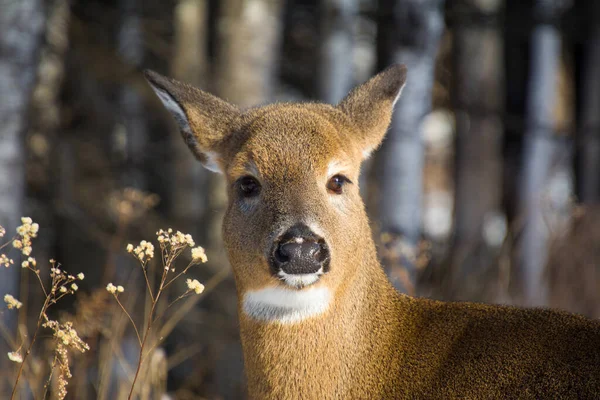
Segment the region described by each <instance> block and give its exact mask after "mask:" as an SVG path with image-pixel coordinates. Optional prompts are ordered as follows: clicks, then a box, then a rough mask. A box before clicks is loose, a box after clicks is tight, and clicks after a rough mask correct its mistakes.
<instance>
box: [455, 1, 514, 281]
mask: <svg viewBox="0 0 600 400" xmlns="http://www.w3.org/2000/svg"><path fill="white" fill-rule="evenodd" d="M499 7H500V2H492V4H491V5H490V2H489V1H484V0H472V1H464V0H463V1H460V2H457V3H455V7H454V8H453V10H452V11H453V12H452V15H453V18H452V20H453V25H454V47H453V54H454V62H453V65H454V68H453V71H454V72H453V76H454V79H455V91H454V93H455V96H454V105H455V116H456V153H455V198H456V201H455V211H454V212H455V231H454V234H455V236H454V246H453V275H454V277H455V280H456V282H455V283H456V284H457V286H458V287H459V288H461V289H460V290H459V292H461V293H464V292H465V290H469V289H470V288H481V287H482V284H481V283H482V282H478V283H477V284H472V283H474V282H471V278H473V279H474V280H475V281H476V280H477V278H481V273H483V272H484V270H485V269H486V267H487V266H489V265H490V264H491V263H492V262H493V256H492V252H493V248H494V247H496V248H498V247H499V246H500V245H501V244H502V242H503V239H504V235H502V232H498V231H497V229H496V230H494V229H493V228H494V225H498V224H499V222H500V221H498V220H499V219H501V218H502V217H501V214H500V209H501V200H502V199H501V188H502V170H501V169H502V147H501V145H502V142H501V138H502V121H501V115H502V99H503V93H502V83H503V76H502V39H501V35H500V31H499V29H498V18H499V15H498V14H499V11H500V10H499ZM499 236H501V237H499Z"/></svg>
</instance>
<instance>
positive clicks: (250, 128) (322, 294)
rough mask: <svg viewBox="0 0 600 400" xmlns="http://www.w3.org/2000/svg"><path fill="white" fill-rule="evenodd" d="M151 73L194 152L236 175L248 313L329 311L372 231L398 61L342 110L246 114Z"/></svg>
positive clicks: (240, 278)
mask: <svg viewBox="0 0 600 400" xmlns="http://www.w3.org/2000/svg"><path fill="white" fill-rule="evenodd" d="M148 79H149V81H150V83H151V84H152V86H153V88H154V89H155V91H156V92H157V94H158V96H159V97H160V98H161V100H163V103H164V104H165V105H166V106H167V108H168V109H169V110H170V111H172V113H173V114H174V116H175V118H176V120H177V121H178V123H179V125H180V128H181V132H182V134H183V135H184V138H185V139H186V141H187V142H188V144H189V146H190V148H191V149H192V151H193V152H194V153H195V154H196V156H197V157H198V158H199V159H200V161H202V162H203V163H204V164H205V165H207V167H209V168H211V169H213V170H218V171H220V172H222V173H223V174H224V175H225V177H226V179H227V187H228V199H229V202H228V207H227V211H226V214H225V218H224V222H223V238H224V241H225V245H226V248H227V251H228V255H229V259H230V261H231V264H232V267H233V270H234V274H235V279H236V285H237V287H238V292H239V294H240V296H241V297H242V299H243V303H244V311H246V312H247V313H248V314H249V315H250V316H252V317H255V318H258V319H267V320H272V319H277V320H279V321H283V322H286V321H287V322H293V321H295V320H299V319H303V318H304V317H309V316H312V315H313V314H319V313H322V312H323V311H324V310H325V309H327V306H328V304H329V302H330V299H331V298H332V297H333V296H334V295H335V293H336V292H337V291H338V290H339V288H340V287H341V286H342V284H343V283H344V282H349V281H351V280H352V277H353V275H354V274H355V273H356V270H357V268H360V266H361V264H362V261H363V260H361V259H360V255H361V254H363V253H362V252H361V251H359V250H358V249H360V246H361V241H364V240H365V238H367V237H368V236H369V235H370V231H369V228H368V221H367V218H366V215H365V212H364V207H363V203H362V200H361V198H360V196H359V190H358V176H359V170H360V164H361V162H362V160H363V159H364V158H365V157H366V156H367V155H368V154H369V153H370V152H371V151H372V150H373V149H374V148H375V147H377V145H378V144H379V142H380V141H381V139H382V137H383V135H384V133H385V130H386V129H387V126H388V124H389V121H390V118H391V111H392V107H393V103H394V101H395V100H396V99H397V98H398V96H399V93H400V90H401V88H402V86H403V84H404V79H405V69H404V68H403V67H399V66H396V67H392V68H390V69H388V70H386V71H385V72H383V73H381V74H380V75H378V76H376V77H375V78H373V79H371V80H370V81H369V82H367V83H366V84H364V85H363V86H360V87H359V88H357V89H356V90H355V91H353V92H352V93H351V94H350V95H349V96H348V97H347V98H346V99H345V100H344V101H343V102H342V103H340V105H339V106H337V107H332V106H328V105H323V104H276V105H271V106H266V107H261V108H256V109H250V110H248V111H245V112H241V111H239V110H237V109H236V108H235V107H233V106H232V105H230V104H228V103H225V102H223V101H222V100H219V99H217V98H216V97H213V96H211V95H209V94H207V93H204V92H202V91H200V90H198V89H194V88H191V87H189V86H185V85H182V84H180V83H178V82H175V81H171V80H168V79H166V78H163V77H160V76H158V75H156V74H149V75H148Z"/></svg>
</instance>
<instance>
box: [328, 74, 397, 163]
mask: <svg viewBox="0 0 600 400" xmlns="http://www.w3.org/2000/svg"><path fill="white" fill-rule="evenodd" d="M405 83H406V66H404V65H400V64H397V65H392V66H391V67H389V68H387V69H386V70H384V71H383V72H380V73H379V74H377V75H375V76H374V77H373V78H371V79H369V80H368V81H367V82H365V83H363V84H362V85H360V86H358V87H357V88H355V89H354V90H352V91H351V92H350V93H349V94H348V96H346V98H344V99H343V100H342V101H341V102H340V104H338V108H339V109H340V110H342V111H343V112H344V113H346V115H348V116H349V117H350V119H351V120H352V122H353V123H354V124H355V125H356V127H357V128H358V130H359V131H360V134H359V137H358V138H356V139H357V141H358V144H359V145H360V147H361V151H362V153H363V158H367V157H368V156H369V155H370V154H371V152H372V151H373V150H374V149H375V148H377V146H379V144H380V143H381V141H382V140H383V137H384V135H385V132H386V130H387V129H388V126H389V124H390V121H391V120H392V112H393V110H394V105H395V104H396V102H397V101H398V99H399V98H400V94H401V93H402V88H404V84H405Z"/></svg>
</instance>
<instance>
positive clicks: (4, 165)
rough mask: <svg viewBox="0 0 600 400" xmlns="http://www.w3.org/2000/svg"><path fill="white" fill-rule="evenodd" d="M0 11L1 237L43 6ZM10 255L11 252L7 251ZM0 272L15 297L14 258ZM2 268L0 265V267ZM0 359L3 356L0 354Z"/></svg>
mask: <svg viewBox="0 0 600 400" xmlns="http://www.w3.org/2000/svg"><path fill="white" fill-rule="evenodd" d="M1 8H2V11H1V12H0V30H1V31H0V93H2V101H0V127H1V128H0V171H2V173H1V174H0V225H2V226H3V227H4V228H5V229H6V236H5V237H4V238H3V239H7V238H11V237H12V236H13V235H14V234H15V229H16V227H17V225H20V219H19V218H20V217H21V216H23V214H24V213H25V211H26V210H25V209H24V207H23V200H24V192H25V154H24V143H23V137H24V134H25V132H26V129H27V118H28V111H29V110H28V107H29V102H30V99H31V95H32V91H33V88H34V84H35V79H36V73H37V61H38V56H39V50H40V44H41V39H42V33H43V29H44V4H43V2H42V1H39V0H20V1H8V2H3V4H2V7H1ZM12 255H13V256H15V255H16V253H14V252H13V253H12ZM13 258H15V265H14V266H13V267H12V268H8V269H5V270H4V271H2V279H0V295H2V296H3V295H4V294H7V293H10V294H13V295H15V296H18V295H19V293H18V291H19V272H20V270H21V268H20V266H19V265H20V261H19V258H18V256H16V257H13ZM3 269H4V268H3ZM16 316H17V313H15V312H4V313H2V317H1V320H0V323H2V324H4V326H5V327H7V328H8V330H9V332H14V331H15V330H14V328H15V323H16ZM3 360H6V358H5V357H3Z"/></svg>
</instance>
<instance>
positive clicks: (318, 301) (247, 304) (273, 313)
mask: <svg viewBox="0 0 600 400" xmlns="http://www.w3.org/2000/svg"><path fill="white" fill-rule="evenodd" d="M330 300H331V294H330V292H329V289H328V288H326V287H324V286H321V287H313V288H307V289H303V290H295V289H285V288H279V287H268V288H265V289H260V290H252V291H249V292H246V293H245V294H244V299H243V305H242V308H243V311H244V313H245V314H246V315H248V316H250V317H252V318H254V319H258V320H261V321H269V322H279V323H282V324H293V323H296V322H300V321H303V320H305V319H308V318H311V317H315V316H317V315H320V314H323V313H324V312H325V311H327V309H328V308H329V303H330Z"/></svg>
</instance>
